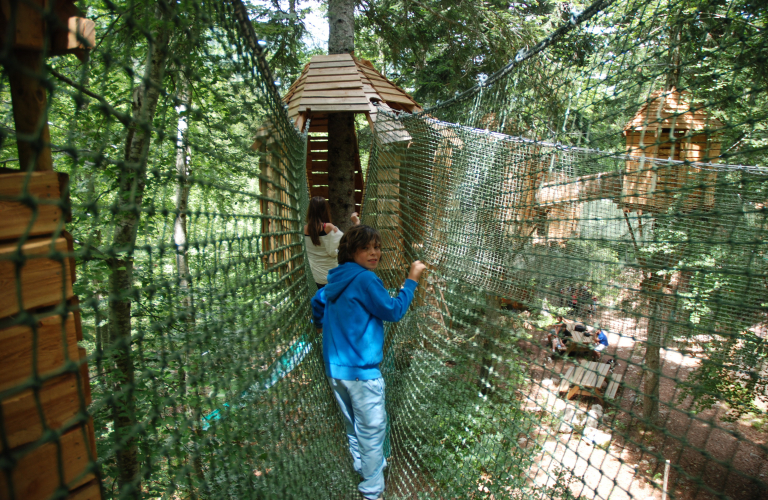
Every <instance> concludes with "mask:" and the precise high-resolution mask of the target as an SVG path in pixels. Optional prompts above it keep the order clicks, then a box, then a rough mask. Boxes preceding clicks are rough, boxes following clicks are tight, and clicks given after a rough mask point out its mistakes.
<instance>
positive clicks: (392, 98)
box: [379, 93, 413, 105]
mask: <svg viewBox="0 0 768 500" xmlns="http://www.w3.org/2000/svg"><path fill="white" fill-rule="evenodd" d="M379 95H380V96H381V98H382V99H383V100H384V102H387V103H389V102H397V103H400V104H409V105H413V101H411V100H410V99H408V98H407V97H405V96H404V95H393V94H385V93H380V94H379Z"/></svg>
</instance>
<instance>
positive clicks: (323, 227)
mask: <svg viewBox="0 0 768 500" xmlns="http://www.w3.org/2000/svg"><path fill="white" fill-rule="evenodd" d="M351 219H352V223H353V224H354V225H358V224H360V219H359V218H358V216H357V212H355V213H353V214H352V217H351ZM342 236H344V233H342V232H341V231H340V230H339V228H337V227H336V226H334V225H333V224H331V206H330V205H329V204H328V202H327V201H326V200H325V198H323V197H322V196H315V197H314V198H312V199H311V200H310V201H309V208H308V209H307V225H306V226H304V243H305V245H306V247H307V258H308V259H309V267H310V268H311V269H312V277H313V278H314V279H315V284H317V288H323V287H324V286H325V285H326V284H327V283H328V271H330V270H331V269H333V268H334V267H336V266H337V260H336V254H337V250H338V248H339V241H341V237H342Z"/></svg>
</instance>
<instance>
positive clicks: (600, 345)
mask: <svg viewBox="0 0 768 500" xmlns="http://www.w3.org/2000/svg"><path fill="white" fill-rule="evenodd" d="M595 329H596V330H597V335H595V345H594V347H593V348H592V354H593V355H594V356H595V361H598V362H599V361H600V359H601V358H602V357H603V355H602V352H603V351H604V350H606V349H607V348H608V336H607V335H606V334H605V332H604V331H603V329H602V328H600V327H599V326H598V325H595Z"/></svg>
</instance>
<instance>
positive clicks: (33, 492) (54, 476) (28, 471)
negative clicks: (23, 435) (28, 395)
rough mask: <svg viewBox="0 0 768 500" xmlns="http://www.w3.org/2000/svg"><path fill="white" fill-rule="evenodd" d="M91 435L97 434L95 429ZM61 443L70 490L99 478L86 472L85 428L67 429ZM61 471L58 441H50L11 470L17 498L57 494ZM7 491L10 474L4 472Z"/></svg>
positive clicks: (0, 486) (1, 481) (2, 486)
mask: <svg viewBox="0 0 768 500" xmlns="http://www.w3.org/2000/svg"><path fill="white" fill-rule="evenodd" d="M88 434H89V435H90V436H91V437H92V436H93V431H92V429H91V430H90V431H89V432H88ZM59 443H60V447H61V465H62V469H63V471H64V477H63V479H64V483H65V484H66V485H67V487H68V489H70V490H73V489H75V488H78V487H80V486H82V485H84V484H86V483H88V482H89V481H92V480H93V479H94V478H95V476H94V475H93V474H91V473H88V474H83V473H84V472H85V468H86V466H87V465H88V462H89V457H88V449H89V447H90V444H89V443H88V442H87V441H86V440H85V439H84V438H83V431H82V429H80V428H77V429H72V430H71V431H69V432H67V433H66V434H64V435H63V436H61V439H60V440H59ZM94 458H95V457H94ZM58 470H59V457H58V450H57V446H56V444H55V443H46V444H44V445H43V446H40V447H39V448H37V449H35V450H33V451H31V452H29V453H27V454H26V455H24V456H23V457H21V458H19V460H18V462H16V465H15V467H14V468H13V469H12V471H11V475H12V478H13V486H14V490H15V493H16V498H23V499H24V500H45V499H48V498H50V497H51V496H53V493H54V491H56V489H57V488H58V487H59V483H60V477H59V473H58ZM7 491H8V484H7V479H6V475H5V474H0V492H3V494H5V492H7Z"/></svg>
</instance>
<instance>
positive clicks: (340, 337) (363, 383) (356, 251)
mask: <svg viewBox="0 0 768 500" xmlns="http://www.w3.org/2000/svg"><path fill="white" fill-rule="evenodd" d="M380 259H381V236H380V235H379V233H378V231H376V230H375V229H373V228H371V227H369V226H362V225H361V226H354V227H353V228H352V229H350V230H349V231H348V232H347V233H345V234H344V236H343V237H342V238H341V241H340V242H339V255H338V260H339V266H338V267H335V268H333V269H331V270H330V272H329V273H328V284H327V285H326V286H325V287H323V288H321V289H320V290H318V292H317V294H315V296H314V297H313V298H312V315H313V316H314V321H315V327H316V328H318V329H319V330H320V331H321V332H322V333H323V360H324V361H325V374H326V376H327V377H328V381H329V382H330V384H331V388H332V389H333V392H334V394H335V396H336V401H337V402H338V403H339V408H340V409H341V414H342V416H343V417H344V423H345V425H346V431H347V439H348V440H349V451H350V453H351V454H352V461H353V467H354V469H355V471H356V472H357V473H358V474H360V476H361V477H362V478H363V481H362V482H361V483H360V484H359V486H358V489H359V490H360V493H361V494H362V495H363V497H364V498H366V499H368V500H375V499H379V498H382V494H383V492H384V467H385V466H386V465H387V462H386V460H385V459H384V438H385V435H386V428H387V414H386V411H385V409H384V379H383V378H382V376H381V371H379V364H380V363H381V360H382V359H383V357H384V321H390V322H395V321H399V320H400V319H401V318H402V317H403V316H404V315H405V313H406V311H407V310H408V306H410V305H411V301H412V300H413V294H414V291H415V290H416V286H417V285H418V282H419V278H421V273H422V272H423V271H424V269H425V268H426V266H425V265H424V264H422V263H421V262H420V261H418V260H417V261H416V262H414V263H413V264H412V265H411V270H410V272H409V274H408V279H406V280H405V284H404V285H403V288H401V289H400V293H399V294H398V296H397V297H395V298H392V297H390V295H389V292H388V291H387V289H386V288H384V283H382V281H381V280H380V279H379V278H378V276H376V274H374V273H373V270H374V269H376V266H378V265H379V260H380Z"/></svg>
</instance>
